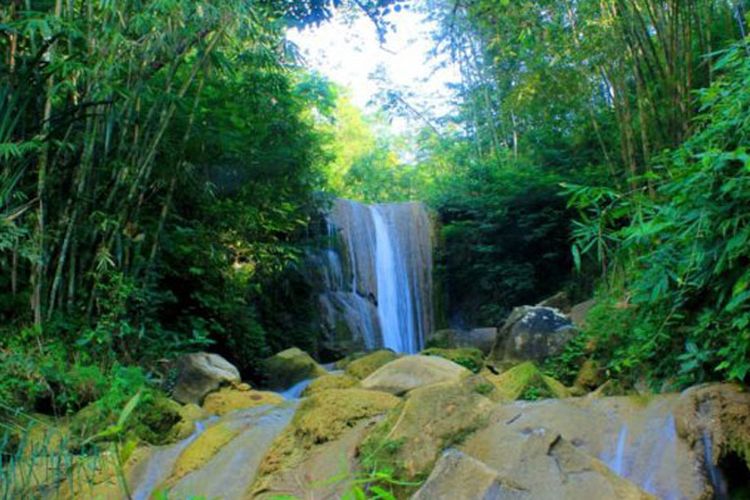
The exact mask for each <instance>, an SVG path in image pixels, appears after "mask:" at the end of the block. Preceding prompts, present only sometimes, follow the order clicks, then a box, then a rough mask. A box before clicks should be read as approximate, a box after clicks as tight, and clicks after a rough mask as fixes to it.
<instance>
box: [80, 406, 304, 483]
mask: <svg viewBox="0 0 750 500" xmlns="http://www.w3.org/2000/svg"><path fill="white" fill-rule="evenodd" d="M295 408H296V404H295V403H294V402H291V403H290V402H286V403H283V404H282V405H279V406H275V407H269V406H264V407H257V408H248V409H246V410H239V411H235V412H232V413H230V414H227V415H226V416H224V417H221V418H220V419H219V420H218V421H216V422H215V423H213V424H209V423H207V424H206V425H207V426H208V427H207V428H206V429H205V431H204V432H202V433H196V435H195V437H194V438H192V439H191V440H187V441H185V442H182V443H178V444H176V445H174V446H172V447H167V448H156V449H153V451H152V456H151V458H150V459H149V460H148V461H146V462H144V463H143V465H142V467H139V470H138V471H134V472H137V474H133V476H132V480H131V483H130V484H131V485H132V489H131V492H132V495H133V498H152V496H154V494H155V492H156V491H166V490H167V489H169V497H170V498H196V497H200V498H246V493H247V490H248V488H249V487H250V485H251V483H252V482H253V479H254V476H255V474H254V471H255V470H257V468H258V466H259V464H260V462H261V460H262V459H263V457H264V456H265V454H266V452H267V451H268V449H269V447H270V445H271V443H272V442H273V440H274V438H275V437H276V436H278V434H279V433H280V432H281V431H282V430H283V429H284V428H285V427H286V426H287V425H288V424H289V421H290V420H291V418H292V416H293V414H294V411H295ZM238 471H242V472H238ZM155 496H156V497H158V496H159V495H155ZM86 498H91V497H86ZM107 498H109V497H107ZM112 498H119V497H112Z"/></svg>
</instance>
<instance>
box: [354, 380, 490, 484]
mask: <svg viewBox="0 0 750 500" xmlns="http://www.w3.org/2000/svg"><path fill="white" fill-rule="evenodd" d="M491 408H492V402H491V401H490V400H489V399H487V398H486V397H484V396H482V395H480V394H478V393H477V392H475V391H474V390H473V387H472V385H471V384H470V383H467V382H463V381H461V382H443V383H439V384H433V385H429V386H425V387H420V388H417V389H414V390H413V391H411V392H409V394H408V395H407V397H406V400H405V401H404V403H403V405H401V406H400V407H399V408H397V409H396V410H394V411H393V412H391V413H390V414H389V416H388V418H387V419H385V420H384V421H383V422H382V423H381V424H379V426H378V428H377V429H376V430H375V431H373V433H372V434H371V435H370V436H369V437H368V439H367V441H365V443H363V449H364V450H365V454H368V455H376V456H377V461H381V462H383V463H391V464H393V465H394V467H395V468H396V469H397V470H398V471H399V472H400V473H401V474H403V475H405V476H407V477H409V478H415V477H419V476H423V475H425V474H426V473H428V472H429V471H430V469H431V468H432V465H433V464H434V463H435V460H436V459H437V458H438V455H439V454H440V452H441V451H442V450H443V449H445V448H446V447H448V446H451V445H453V444H456V443H459V442H461V441H463V440H464V439H465V438H466V436H468V435H469V434H471V433H472V432H473V431H475V430H477V429H479V428H481V427H482V426H483V425H484V424H485V421H486V417H487V415H489V413H490V410H491ZM394 443H395V445H394Z"/></svg>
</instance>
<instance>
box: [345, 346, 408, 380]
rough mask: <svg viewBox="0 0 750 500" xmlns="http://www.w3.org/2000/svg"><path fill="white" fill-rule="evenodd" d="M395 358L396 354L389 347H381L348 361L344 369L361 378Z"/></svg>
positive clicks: (396, 357)
mask: <svg viewBox="0 0 750 500" xmlns="http://www.w3.org/2000/svg"><path fill="white" fill-rule="evenodd" d="M395 359H398V354H396V353H395V352H393V351H391V350H390V349H381V350H379V351H375V352H371V353H370V354H366V355H364V356H362V357H360V358H357V359H355V360H353V361H350V362H349V363H347V365H346V368H345V371H346V373H347V374H349V375H351V376H352V377H355V378H358V379H363V378H365V377H367V376H368V375H370V374H371V373H372V372H374V371H375V370H377V369H378V368H380V367H381V366H383V365H386V364H388V363H390V362H391V361H393V360H395Z"/></svg>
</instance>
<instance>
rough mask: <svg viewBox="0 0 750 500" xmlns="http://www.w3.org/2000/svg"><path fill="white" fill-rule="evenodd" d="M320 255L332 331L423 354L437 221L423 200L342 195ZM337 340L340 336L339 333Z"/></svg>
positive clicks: (322, 300)
mask: <svg viewBox="0 0 750 500" xmlns="http://www.w3.org/2000/svg"><path fill="white" fill-rule="evenodd" d="M328 237H329V241H331V242H332V245H331V247H330V248H328V249H326V250H325V253H324V257H323V259H322V262H323V265H324V267H325V268H326V269H325V270H323V275H324V277H323V279H322V280H321V281H322V282H323V285H324V287H325V290H324V291H323V293H322V294H321V297H320V304H321V313H322V316H323V318H324V323H325V325H326V326H327V328H328V330H329V331H331V332H334V334H335V335H340V332H339V330H340V327H339V325H345V326H346V328H347V330H348V331H349V332H350V336H351V340H352V341H354V342H355V344H359V345H361V346H363V347H365V348H367V349H373V348H376V347H386V348H389V349H392V350H394V351H397V352H408V353H412V352H417V351H418V350H419V349H420V348H421V347H422V345H423V344H424V338H425V335H426V334H427V333H428V332H429V329H430V328H431V327H432V224H431V222H430V219H429V216H428V215H427V211H426V209H425V208H424V206H423V205H421V204H420V203H389V204H380V205H364V204H361V203H357V202H354V201H350V200H337V201H336V203H335V205H334V207H333V209H332V211H331V213H330V215H329V219H328ZM335 340H342V339H340V338H336V339H335Z"/></svg>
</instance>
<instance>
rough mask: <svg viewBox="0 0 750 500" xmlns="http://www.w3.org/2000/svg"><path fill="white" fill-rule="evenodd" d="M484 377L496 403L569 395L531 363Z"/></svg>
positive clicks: (486, 374)
mask: <svg viewBox="0 0 750 500" xmlns="http://www.w3.org/2000/svg"><path fill="white" fill-rule="evenodd" d="M484 376H485V378H487V380H489V381H490V382H491V383H492V384H493V385H494V386H495V391H493V393H492V395H493V399H496V400H498V401H514V400H516V399H532V400H533V399H544V398H567V397H570V395H571V394H570V391H569V390H568V388H567V387H565V386H564V385H563V384H561V383H560V382H558V381H557V380H555V379H554V378H552V377H548V376H547V375H544V374H543V373H542V372H541V371H540V370H539V368H537V366H536V365H535V364H534V363H532V362H531V361H527V362H525V363H521V364H520V365H517V366H514V367H513V368H511V369H509V370H508V371H505V372H503V373H501V374H499V375H495V374H493V373H491V372H486V373H484Z"/></svg>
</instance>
